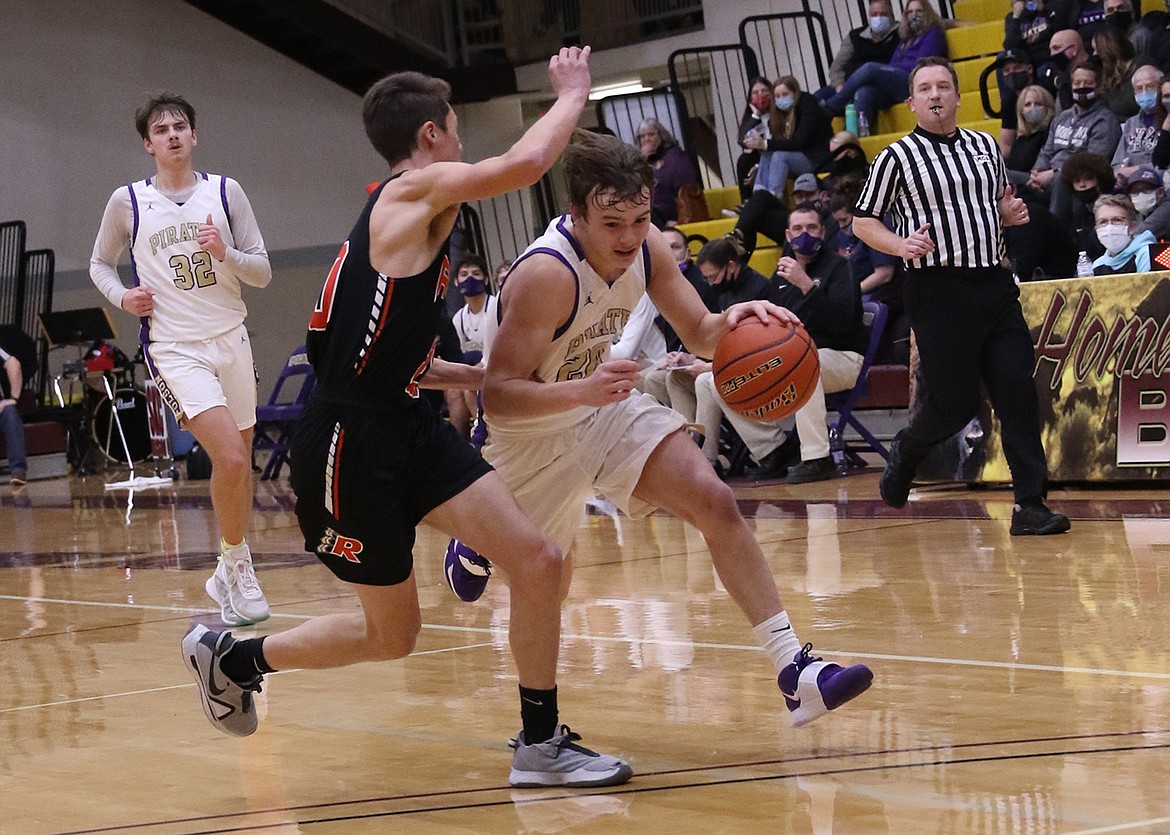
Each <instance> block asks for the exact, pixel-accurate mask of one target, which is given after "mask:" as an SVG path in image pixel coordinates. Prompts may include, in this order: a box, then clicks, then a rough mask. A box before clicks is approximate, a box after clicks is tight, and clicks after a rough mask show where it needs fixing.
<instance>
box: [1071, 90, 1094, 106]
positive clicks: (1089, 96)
mask: <svg viewBox="0 0 1170 835" xmlns="http://www.w3.org/2000/svg"><path fill="white" fill-rule="evenodd" d="M1072 99H1073V102H1074V103H1075V104H1077V105H1079V106H1081V107H1088V106H1089V105H1091V104H1092V103H1093V102H1095V101H1096V100H1097V91H1096V90H1090V89H1088V88H1087V87H1074V88H1073V91H1072Z"/></svg>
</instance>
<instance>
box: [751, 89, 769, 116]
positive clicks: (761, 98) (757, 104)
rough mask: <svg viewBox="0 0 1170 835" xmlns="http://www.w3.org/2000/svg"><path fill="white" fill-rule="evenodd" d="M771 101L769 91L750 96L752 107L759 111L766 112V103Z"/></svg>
mask: <svg viewBox="0 0 1170 835" xmlns="http://www.w3.org/2000/svg"><path fill="white" fill-rule="evenodd" d="M771 103H772V95H771V93H760V94H758V95H753V96H752V107H754V108H755V109H756V110H758V111H759V112H760V113H767V112H768V105H769V104H771Z"/></svg>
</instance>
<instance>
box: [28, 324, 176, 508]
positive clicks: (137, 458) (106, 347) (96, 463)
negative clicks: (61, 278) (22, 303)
mask: <svg viewBox="0 0 1170 835" xmlns="http://www.w3.org/2000/svg"><path fill="white" fill-rule="evenodd" d="M88 312H90V311H67V312H66V313H67V314H75V318H76V314H82V313H88ZM92 312H93V313H94V314H98V313H100V314H101V316H96V315H95V316H91V317H90V318H92V319H94V321H87V322H85V323H84V326H81V325H79V323H78V322H74V321H71V322H69V323H68V326H65V325H62V326H61V327H60V328H59V332H58V339H59V340H61V341H57V340H54V339H52V337H51V336H50V344H52V345H54V347H56V346H60V345H63V344H65V345H76V346H78V348H79V352H82V355H81V356H79V358H78V359H77V360H76V361H74V362H66V363H64V364H63V366H62V369H61V373H60V374H58V375H57V376H56V377H54V378H53V390H54V393H55V395H56V397H57V402H58V404H59V405H60V406H61V407H62V408H70V407H71V405H72V407H73V408H78V409H79V410H80V412H81V419H80V420H79V421H78V423H80V424H82V425H81V426H80V427H78V428H79V429H80V434H81V435H82V437H81V438H78V439H77V440H78V443H77V445H76V449H75V453H76V454H77V456H78V462H77V472H78V473H87V472H94V471H96V470H99V469H104V467H105V466H107V465H114V466H125V465H129V467H130V479H129V480H128V481H124V482H113V483H110V484H107V485H106V489H107V490H112V489H119V488H127V487H129V488H131V489H133V488H135V487H156V486H163V485H164V484H169V483H170V482H171V480H172V478H173V477H174V475H175V467H174V457H173V455H172V454H171V448H170V433H169V429H168V423H167V420H166V408H167V407H166V406H165V405H164V403H163V401H162V397H161V395H160V394H159V391H158V387H157V386H156V385H155V382H154V379H153V378H152V377H151V376H150V375H149V374H145V375H144V377H145V381H144V382H143V383H142V384H139V383H138V381H137V374H136V372H137V369H138V368H139V367H142V366H145V364H146V363H145V358H144V355H143V350H142V348H141V346H140V347H139V349H138V354H137V355H136V356H135V357H134V359H133V360H130V359H128V358H127V357H126V355H125V354H123V353H122V352H121V351H119V350H118V349H117V348H115V347H114V346H113V345H112V343H110V342H108V341H107V340H109V339H112V338H113V328H112V326H111V325H110V323H109V320H108V316H106V315H105V311H104V310H103V309H101V308H94V309H92ZM46 315H47V316H54V315H57V314H43V315H42V319H44V317H45V316H46ZM103 320H104V325H105V327H102V325H103ZM42 325H43V326H44V329H45V331H46V332H48V331H49V323H47V322H44V321H42ZM62 330H63V331H65V333H64V335H62V333H61V331H62ZM84 331H89V332H90V333H91V335H93V336H94V337H95V338H94V339H93V341H92V342H91V344H90V346H89V348H88V350H85V349H84V348H82V346H83V345H84V343H85V342H86V341H88V340H82V339H79V338H78V337H79V336H80V335H81V334H82V332H84ZM94 331H96V334H95V333H94ZM107 332H108V333H107ZM65 340H67V341H65ZM62 383H65V384H66V385H67V387H68V389H69V394H68V396H66V394H65V392H64V391H63V390H62ZM78 383H80V384H81V392H80V403H79V404H78V399H79V398H78V397H77V394H76V392H75V391H74V386H75V385H76V384H78ZM70 404H71V405H70ZM146 462H149V463H150V464H151V465H152V469H153V475H152V476H136V474H135V464H142V463H146Z"/></svg>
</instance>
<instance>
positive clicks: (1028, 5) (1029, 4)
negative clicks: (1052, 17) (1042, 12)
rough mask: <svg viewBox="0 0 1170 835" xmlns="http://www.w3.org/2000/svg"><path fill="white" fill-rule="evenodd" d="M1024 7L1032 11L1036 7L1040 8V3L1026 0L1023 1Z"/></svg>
mask: <svg viewBox="0 0 1170 835" xmlns="http://www.w3.org/2000/svg"><path fill="white" fill-rule="evenodd" d="M1024 8H1025V9H1026V10H1027V11H1029V12H1034V11H1036V9H1038V8H1040V4H1039V3H1037V2H1036V0H1027V2H1026V3H1024Z"/></svg>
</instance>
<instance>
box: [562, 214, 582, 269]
mask: <svg viewBox="0 0 1170 835" xmlns="http://www.w3.org/2000/svg"><path fill="white" fill-rule="evenodd" d="M567 217H568V215H561V216H560V218H559V219H558V220H557V231H558V232H560V233H561V234H562V235H564V236H565V240H567V241H568V242H569V243H570V244H571V245H572V247H573V252H575V253H577V257H578V258H580V259H581V260H582V261H584V260H585V250H583V249H582V248H581V244H580V242H579V241H578V240H577V239H576V238H574V237H573V233H572V232H570V231H569V230H568V229H566V228H565V219H566V218H567ZM574 272H576V271H575V270H574Z"/></svg>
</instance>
